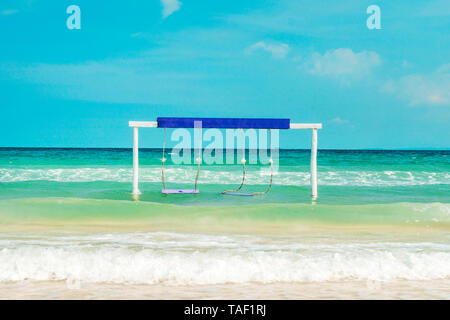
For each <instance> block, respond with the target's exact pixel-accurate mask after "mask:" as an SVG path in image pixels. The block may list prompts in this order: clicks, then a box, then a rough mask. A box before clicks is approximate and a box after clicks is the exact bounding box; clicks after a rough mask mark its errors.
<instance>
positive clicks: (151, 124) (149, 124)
mask: <svg viewBox="0 0 450 320" xmlns="http://www.w3.org/2000/svg"><path fill="white" fill-rule="evenodd" d="M128 125H129V126H130V127H132V128H133V195H135V196H136V195H139V194H140V193H141V192H140V191H139V187H138V184H139V131H138V130H139V128H157V127H158V123H157V122H156V121H130V122H129V123H128ZM290 129H311V132H312V137H311V196H312V197H313V199H315V198H317V130H318V129H322V124H321V123H291V124H290Z"/></svg>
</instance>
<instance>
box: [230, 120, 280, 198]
mask: <svg viewBox="0 0 450 320" xmlns="http://www.w3.org/2000/svg"><path fill="white" fill-rule="evenodd" d="M268 132H269V149H270V159H269V162H270V183H269V186H268V187H267V189H266V190H265V191H262V192H253V193H248V194H240V193H235V192H238V191H239V190H241V189H242V187H243V186H244V182H245V173H246V172H245V163H246V162H247V160H245V135H244V130H243V129H242V128H241V133H242V159H241V162H242V181H241V185H240V186H239V187H238V188H237V189H233V190H225V191H222V192H221V193H222V194H226V195H246V196H255V195H262V194H266V193H267V192H269V190H270V188H271V187H272V180H273V159H272V150H271V143H272V141H271V137H270V129H268Z"/></svg>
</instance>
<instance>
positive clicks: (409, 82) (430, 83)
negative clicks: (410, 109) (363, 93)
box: [382, 64, 450, 106]
mask: <svg viewBox="0 0 450 320" xmlns="http://www.w3.org/2000/svg"><path fill="white" fill-rule="evenodd" d="M382 91H384V92H389V93H392V94H394V95H395V96H397V97H398V98H400V99H401V100H404V101H407V102H408V104H409V105H410V106H417V105H432V106H439V105H446V106H450V64H446V65H443V66H441V67H439V68H438V69H437V70H436V71H435V72H432V73H429V74H411V75H407V76H404V77H401V78H400V79H398V80H389V81H387V82H386V83H385V84H384V85H383V87H382Z"/></svg>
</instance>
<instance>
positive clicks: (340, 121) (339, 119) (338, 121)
mask: <svg viewBox="0 0 450 320" xmlns="http://www.w3.org/2000/svg"><path fill="white" fill-rule="evenodd" d="M328 122H329V123H333V124H347V123H349V121H348V120H344V119H341V118H340V117H337V118H334V119H331V120H330V121H328Z"/></svg>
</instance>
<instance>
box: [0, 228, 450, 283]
mask: <svg viewBox="0 0 450 320" xmlns="http://www.w3.org/2000/svg"><path fill="white" fill-rule="evenodd" d="M0 248H2V249H0V281H3V282H4V281H21V280H67V281H82V282H112V283H147V284H155V283H165V284H183V285H193V284H221V283H242V282H249V281H252V282H261V283H269V282H278V281H283V282H285V281H287V282H311V281H313V282H320V281H340V280H381V281H383V280H384V281H390V280H398V279H407V280H433V279H448V278H450V245H449V244H448V243H445V242H442V243H430V242H425V243H416V242H414V243H408V242H355V241H352V242H341V243H336V241H326V240H324V239H322V240H320V241H315V242H311V241H307V242H304V241H301V240H299V239H298V238H297V239H295V238H280V239H268V238H264V237H256V236H213V235H203V236H202V235H188V234H170V233H128V234H114V235H91V236H82V235H79V236H50V235H47V236H42V235H39V236H32V235H29V236H23V235H21V236H17V237H14V236H11V235H3V236H2V238H1V239H0Z"/></svg>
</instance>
